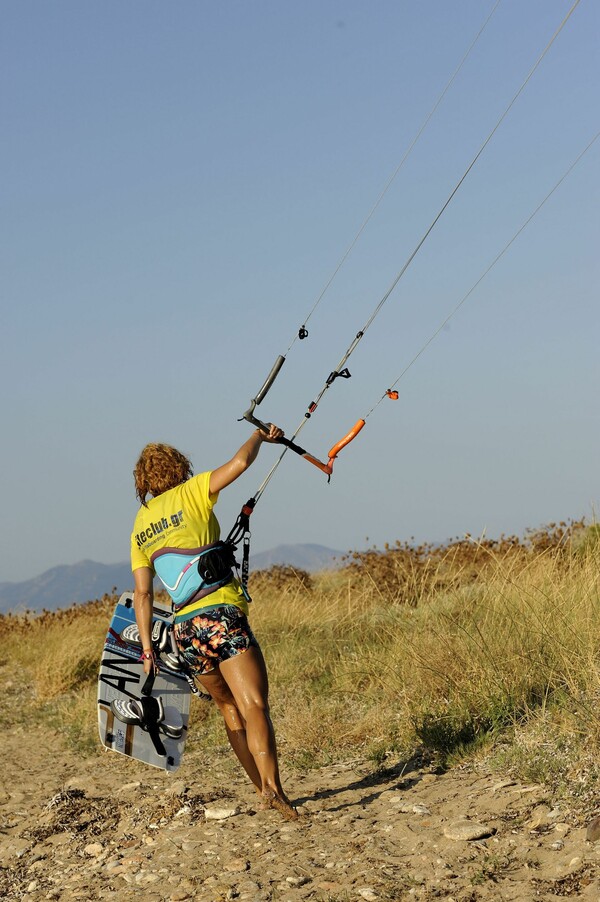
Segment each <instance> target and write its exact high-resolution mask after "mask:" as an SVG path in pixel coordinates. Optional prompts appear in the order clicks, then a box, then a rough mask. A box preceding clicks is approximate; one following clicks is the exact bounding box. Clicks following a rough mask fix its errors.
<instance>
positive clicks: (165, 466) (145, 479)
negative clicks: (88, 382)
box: [133, 442, 194, 507]
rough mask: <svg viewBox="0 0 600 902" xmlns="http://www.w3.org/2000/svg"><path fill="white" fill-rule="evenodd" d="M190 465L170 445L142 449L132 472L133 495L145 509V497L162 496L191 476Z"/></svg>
mask: <svg viewBox="0 0 600 902" xmlns="http://www.w3.org/2000/svg"><path fill="white" fill-rule="evenodd" d="M193 473H194V470H193V468H192V463H191V461H190V460H189V458H187V457H186V456H185V454H182V453H181V451H178V450H177V448H173V447H172V446H171V445H163V444H161V443H158V442H153V443H151V444H150V445H146V447H145V448H143V449H142V453H141V454H140V456H139V458H138V461H137V463H136V465H135V469H134V471H133V478H134V480H135V494H136V496H137V498H138V499H139V501H140V502H141V503H142V504H143V505H144V507H146V495H152V496H153V497H154V498H156V496H157V495H162V493H163V492H167V491H168V490H169V489H172V488H174V487H175V486H176V485H180V484H181V483H182V482H185V481H186V479H189V478H190V476H193Z"/></svg>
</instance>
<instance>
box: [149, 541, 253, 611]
mask: <svg viewBox="0 0 600 902" xmlns="http://www.w3.org/2000/svg"><path fill="white" fill-rule="evenodd" d="M235 548H236V546H235V544H234V543H233V542H231V541H229V539H228V540H227V541H226V542H221V541H219V542H212V543H211V544H210V545H201V546H200V547H198V548H171V547H167V548H161V549H160V551H155V552H154V554H153V555H152V556H151V558H150V560H151V562H152V565H153V567H154V570H155V572H156V575H157V576H158V578H159V579H160V581H161V582H162V584H163V585H164V587H165V589H166V590H167V592H168V593H169V595H170V597H171V606H172V609H173V613H174V614H179V613H181V611H183V610H184V608H186V607H188V606H189V605H191V604H193V603H194V602H196V601H200V600H201V599H203V598H206V596H207V595H211V594H212V593H213V592H216V591H217V589H220V588H221V587H222V586H226V585H227V583H230V582H231V580H232V579H233V568H234V567H235V568H237V566H238V565H237V561H236V560H235Z"/></svg>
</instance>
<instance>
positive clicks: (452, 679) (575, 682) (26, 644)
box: [0, 523, 600, 780]
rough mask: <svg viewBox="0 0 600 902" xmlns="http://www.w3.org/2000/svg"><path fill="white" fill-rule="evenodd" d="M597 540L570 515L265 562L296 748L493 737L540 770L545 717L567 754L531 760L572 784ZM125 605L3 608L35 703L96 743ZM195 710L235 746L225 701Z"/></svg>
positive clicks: (347, 750)
mask: <svg viewBox="0 0 600 902" xmlns="http://www.w3.org/2000/svg"><path fill="white" fill-rule="evenodd" d="M598 538H599V536H598V530H597V529H596V528H595V527H591V528H587V529H586V528H585V527H584V526H583V524H581V523H575V524H559V525H558V526H557V525H551V526H550V527H548V528H547V529H545V530H541V531H539V532H536V533H532V534H530V535H528V536H526V537H525V539H524V540H518V539H515V538H514V537H510V538H501V539H500V540H497V541H490V540H486V541H482V542H475V541H473V540H471V539H466V540H462V541H455V542H451V543H448V544H447V545H446V546H444V547H439V548H433V547H431V546H421V547H419V548H411V547H410V546H408V545H398V544H397V545H396V546H394V547H393V548H391V547H390V548H387V549H386V550H385V551H384V552H376V551H375V550H371V551H369V552H366V553H364V554H362V555H361V554H357V555H353V556H352V557H351V558H350V559H349V560H348V561H347V562H346V567H345V568H344V569H342V570H340V571H337V572H336V573H335V574H319V575H317V576H313V577H310V576H309V575H308V574H305V573H302V572H301V571H294V570H292V569H291V568H273V569H272V570H271V571H264V572H262V573H259V574H256V575H255V576H254V578H253V581H252V585H251V589H252V592H253V595H254V599H255V600H254V603H253V604H252V607H251V619H252V624H253V628H254V630H255V632H256V634H257V635H258V637H259V639H260V642H261V645H262V647H263V650H264V653H265V656H266V658H267V662H268V667H269V674H270V681H271V687H272V692H271V695H272V704H273V716H274V720H275V722H276V728H277V733H278V739H279V745H280V750H281V754H282V757H283V758H284V759H285V760H286V761H287V763H288V764H289V765H297V766H300V767H306V766H309V765H310V764H312V763H319V762H324V761H330V760H333V759H339V758H340V757H344V756H355V755H357V754H361V755H370V756H371V757H372V758H373V759H374V760H376V761H383V760H384V759H385V757H386V756H387V755H390V754H399V753H407V752H410V751H412V750H413V749H414V748H415V746H416V745H421V746H423V747H425V748H426V749H428V750H430V751H431V752H432V753H433V754H436V755H438V756H439V758H440V760H442V761H444V760H448V759H449V757H451V756H456V755H457V754H464V750H465V749H470V750H471V753H472V752H473V750H474V749H475V748H476V747H477V746H478V745H481V744H482V743H487V745H488V747H489V745H490V743H491V742H492V741H493V742H495V744H496V747H497V748H498V749H501V750H502V755H501V757H502V760H503V763H504V765H505V766H507V765H508V763H510V766H512V767H515V768H518V769H520V771H521V772H525V771H526V770H527V760H528V757H529V759H530V762H532V761H533V756H532V755H531V754H529V756H528V752H527V748H528V746H527V742H526V739H525V738H524V737H526V736H527V735H536V730H538V729H539V725H540V724H546V727H547V732H548V736H552V737H553V738H552V740H551V745H552V748H553V749H554V750H555V753H556V754H553V753H552V751H551V750H550V751H549V750H548V749H546V752H545V753H544V755H540V754H538V755H537V757H536V759H535V761H536V762H537V763H536V764H535V765H534V764H533V763H531V768H530V769H531V770H532V771H535V770H536V768H537V770H538V771H539V772H540V776H542V775H543V774H542V771H544V767H545V772H546V777H547V778H549V779H550V778H551V779H554V778H555V776H556V774H555V771H556V769H557V768H558V771H560V772H561V773H563V775H564V777H565V780H566V775H567V773H569V774H570V775H571V776H570V778H569V779H571V780H572V774H573V767H574V762H576V760H577V756H578V755H579V754H580V753H581V749H582V748H583V747H584V746H587V747H588V749H593V750H597V748H598V745H599V743H598V739H599V737H600V714H599V713H598V711H599V708H598V704H597V702H598V699H599V698H600V678H599V673H598V648H599V647H600V643H599V640H600V618H599V617H598V613H599V603H600V597H599V578H600V576H599V567H598V564H599V563H600V543H599V542H598ZM114 601H115V599H114V598H105V599H103V600H102V601H101V602H94V603H90V604H88V605H83V606H79V607H77V608H70V609H68V610H66V611H63V612H59V613H57V614H47V613H45V614H43V615H41V616H40V617H37V618H35V619H33V620H32V619H27V618H23V617H21V618H11V617H4V618H0V638H2V639H3V640H4V639H8V637H9V636H10V641H3V643H2V644H3V647H4V649H5V651H4V654H5V655H6V656H7V657H8V658H9V659H10V663H13V664H17V665H18V666H19V667H20V668H22V672H23V673H24V675H25V678H26V679H27V680H29V681H30V683H31V685H32V686H33V688H34V695H35V704H36V705H37V706H41V707H44V706H46V707H45V709H46V710H52V712H53V716H54V717H55V718H60V719H61V722H62V725H63V728H64V730H65V732H66V733H67V734H68V735H70V737H71V739H73V740H75V741H77V742H78V744H79V746H80V747H83V748H86V749H88V750H89V749H91V748H93V747H94V746H95V743H96V740H95V736H96V726H95V717H96V713H95V706H94V704H93V701H94V692H95V679H96V672H97V666H98V660H99V657H100V651H101V648H102V642H103V638H104V634H105V631H106V626H107V621H108V618H109V615H110V611H111V610H112V607H113V605H114ZM195 718H196V721H199V722H201V725H202V729H201V730H198V734H199V735H198V736H197V737H196V738H195V739H194V744H196V743H202V744H203V745H204V746H205V747H208V746H210V745H211V744H222V743H223V733H222V730H221V728H220V726H219V724H218V720H217V718H216V716H215V713H214V711H212V710H211V709H210V707H207V706H205V705H204V706H202V707H200V706H198V708H197V710H196V713H195ZM549 723H551V724H552V729H550V728H549V727H548V724H549ZM567 736H568V737H569V741H568V742H566V740H565V737H567ZM549 741H550V740H549ZM538 745H539V744H538ZM544 762H545V764H544ZM561 762H562V764H561ZM561 767H562V770H561Z"/></svg>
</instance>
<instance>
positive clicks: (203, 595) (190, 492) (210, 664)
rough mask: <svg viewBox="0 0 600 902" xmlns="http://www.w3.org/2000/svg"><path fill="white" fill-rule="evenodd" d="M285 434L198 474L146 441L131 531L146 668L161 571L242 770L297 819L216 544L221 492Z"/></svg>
mask: <svg viewBox="0 0 600 902" xmlns="http://www.w3.org/2000/svg"><path fill="white" fill-rule="evenodd" d="M282 435H283V432H282V431H281V429H279V428H278V427H276V426H270V429H269V432H268V433H266V432H263V431H261V430H257V431H256V432H255V433H253V435H252V436H251V437H250V438H249V439H248V441H247V442H245V443H244V444H243V445H242V447H241V448H240V449H239V451H238V452H237V454H235V455H234V456H233V457H232V458H231V460H230V461H229V462H228V463H226V464H224V465H223V466H221V467H219V468H218V469H216V470H212V472H206V473H200V474H199V475H198V476H192V465H191V463H190V461H189V460H188V458H187V457H185V455H183V454H182V453H181V452H180V451H177V450H176V449H175V448H172V447H170V446H169V445H163V444H151V445H147V446H146V447H145V448H144V449H143V451H142V453H141V455H140V458H139V460H138V462H137V464H136V467H135V470H134V471H133V475H134V478H135V487H136V495H137V497H138V498H139V500H140V502H141V505H142V506H141V507H140V510H139V511H138V514H137V517H136V519H135V524H134V527H133V533H132V536H131V565H132V570H133V575H134V581H135V590H134V608H135V616H136V620H137V625H138V628H139V631H140V639H141V641H142V648H143V652H142V656H143V660H144V672H145V673H150V672H151V670H152V669H153V668H155V666H156V665H155V660H154V654H153V650H152V639H151V629H152V603H153V585H152V580H153V577H154V574H155V573H158V575H159V576H160V578H161V579H162V581H163V582H164V584H165V585H166V587H167V590H168V592H169V594H170V595H171V598H172V600H173V606H174V610H175V611H176V616H175V624H174V628H173V629H174V635H175V640H176V642H177V646H178V648H179V651H180V653H181V654H182V655H183V657H184V659H185V661H186V663H187V665H188V667H189V668H190V670H191V671H192V673H193V674H194V676H195V677H196V678H197V679H198V680H199V682H200V683H201V684H202V686H203V687H204V689H206V690H207V692H209V693H210V695H211V696H212V698H213V699H214V701H215V703H216V705H217V707H218V708H219V710H220V712H221V714H222V715H223V719H224V721H225V729H226V731H227V736H228V737H229V742H230V743H231V747H232V748H233V750H234V752H235V754H236V755H237V757H238V759H239V761H240V763H241V764H242V767H243V768H244V770H245V771H246V773H247V774H248V776H249V777H250V779H251V780H252V782H253V783H254V785H255V787H256V790H257V792H258V793H259V795H260V796H261V798H262V800H263V803H264V805H265V807H268V808H276V809H277V810H278V811H280V812H281V813H282V814H284V815H285V816H286V817H288V818H295V817H297V813H296V811H295V809H294V808H293V807H292V805H291V804H290V801H289V800H288V798H287V797H286V795H285V793H284V791H283V788H282V786H281V781H280V777H279V767H278V763H277V750H276V745H275V734H274V731H273V725H272V723H271V719H270V716H269V707H268V681H267V671H266V667H265V662H264V659H263V656H262V652H261V650H260V647H259V645H258V642H257V641H256V639H255V638H254V635H253V634H252V630H251V629H250V625H249V623H248V619H247V614H248V604H247V600H246V597H245V595H244V591H243V589H242V586H241V585H240V583H239V582H238V580H237V579H235V577H234V576H233V574H232V572H231V568H230V563H231V561H230V560H228V559H227V556H226V555H224V554H223V548H222V546H221V545H220V543H218V539H219V532H220V529H219V524H218V521H217V518H216V517H215V515H214V512H213V506H214V505H215V504H216V501H217V498H218V495H219V492H220V491H221V489H224V488H226V486H228V485H230V484H231V483H232V482H234V481H235V480H236V479H237V478H238V476H241V474H242V473H243V472H244V471H245V470H247V469H248V467H249V466H250V464H251V463H252V462H253V461H254V460H255V459H256V456H257V454H258V452H259V450H260V446H261V445H262V443H263V442H265V441H266V442H276V441H277V440H278V439H279V438H280V437H281V436H282ZM148 495H150V496H151V497H150V499H149V500H147V496H148Z"/></svg>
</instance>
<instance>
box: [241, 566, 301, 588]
mask: <svg viewBox="0 0 600 902" xmlns="http://www.w3.org/2000/svg"><path fill="white" fill-rule="evenodd" d="M299 588H300V589H303V590H305V591H306V592H311V591H312V589H313V580H312V577H311V575H310V573H308V572H307V571H306V570H301V569H300V568H298V567H289V566H287V565H283V564H276V565H274V566H273V567H269V568H268V570H255V571H254V573H252V574H251V576H250V580H249V582H248V589H249V591H250V594H252V592H265V591H272V592H283V593H295V592H296V591H297V590H298V589H299Z"/></svg>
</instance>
